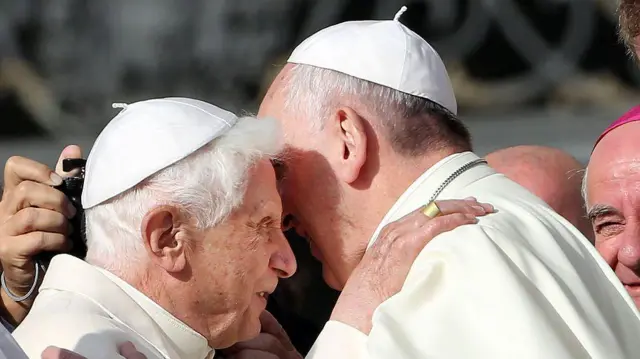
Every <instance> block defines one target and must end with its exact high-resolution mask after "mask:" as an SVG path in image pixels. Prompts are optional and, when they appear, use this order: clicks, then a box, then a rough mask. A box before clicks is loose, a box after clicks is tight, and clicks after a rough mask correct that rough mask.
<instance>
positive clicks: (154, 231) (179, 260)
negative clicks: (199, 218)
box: [141, 206, 188, 273]
mask: <svg viewBox="0 0 640 359" xmlns="http://www.w3.org/2000/svg"><path fill="white" fill-rule="evenodd" d="M141 227H142V228H141V230H142V239H143V241H144V245H145V249H146V250H147V254H148V255H149V259H150V260H151V261H152V262H153V263H155V264H156V265H158V266H160V267H162V268H164V270H166V271H167V272H170V273H178V272H181V271H183V270H184V269H185V267H186V265H187V258H186V251H187V246H188V243H187V241H188V236H187V226H186V223H184V219H183V217H182V216H181V215H180V212H179V211H178V209H177V208H175V207H172V206H160V207H157V208H154V209H152V210H151V211H149V213H147V215H146V216H145V217H144V218H143V220H142V226H141Z"/></svg>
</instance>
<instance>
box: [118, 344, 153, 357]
mask: <svg viewBox="0 0 640 359" xmlns="http://www.w3.org/2000/svg"><path fill="white" fill-rule="evenodd" d="M118 352H119V353H120V355H122V356H123V357H125V358H126V359H147V357H146V356H145V355H144V354H142V353H140V352H139V351H138V350H137V349H136V347H135V346H134V345H133V343H131V342H124V343H122V344H120V345H118Z"/></svg>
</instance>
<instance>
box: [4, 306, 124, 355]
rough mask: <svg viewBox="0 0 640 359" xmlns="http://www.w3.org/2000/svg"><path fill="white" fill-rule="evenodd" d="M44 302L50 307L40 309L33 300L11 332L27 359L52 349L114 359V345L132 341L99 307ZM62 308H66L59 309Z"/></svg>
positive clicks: (115, 346)
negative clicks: (23, 318)
mask: <svg viewBox="0 0 640 359" xmlns="http://www.w3.org/2000/svg"><path fill="white" fill-rule="evenodd" d="M44 299H49V300H47V304H51V305H42V304H43V303H41V302H39V300H40V298H38V299H36V302H35V303H34V308H33V310H32V311H31V312H30V313H29V315H27V317H26V318H25V320H24V322H23V323H22V324H20V325H19V326H18V327H17V328H16V330H15V331H14V332H13V336H14V338H15V339H16V341H17V342H18V344H20V346H21V347H22V348H23V350H24V351H25V353H27V355H28V356H29V357H30V358H39V357H40V355H41V353H42V351H43V350H44V349H45V348H46V347H48V346H51V345H53V346H57V347H60V348H64V349H69V350H72V351H74V352H77V353H79V354H82V355H84V356H85V357H90V358H114V357H117V343H120V342H122V341H125V340H131V339H129V338H128V334H127V332H126V331H125V330H124V329H123V328H121V327H120V325H119V323H118V322H117V321H116V320H114V319H113V318H111V317H109V316H108V315H107V314H106V313H103V312H102V311H101V310H100V309H99V308H98V307H91V306H88V305H86V304H87V303H82V301H74V300H71V301H67V300H66V299H65V298H64V297H63V298H58V300H55V301H51V300H50V299H51V298H43V300H44ZM67 299H70V298H67ZM64 303H67V304H77V305H64ZM38 304H40V305H38ZM63 306H64V307H66V308H64V309H62V308H61V307H63ZM98 333H99V334H98ZM98 354H99V356H97V355H98Z"/></svg>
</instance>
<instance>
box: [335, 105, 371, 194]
mask: <svg viewBox="0 0 640 359" xmlns="http://www.w3.org/2000/svg"><path fill="white" fill-rule="evenodd" d="M337 116H338V121H339V124H340V136H341V139H342V148H343V149H342V161H341V163H340V168H339V170H338V171H336V172H337V173H338V175H339V176H340V177H341V179H342V180H343V181H344V182H346V183H353V182H355V181H356V180H357V179H358V177H359V176H360V171H361V170H362V168H363V166H364V164H365V162H366V160H367V133H366V130H365V124H364V119H363V118H362V117H360V115H358V113H356V112H355V111H354V110H353V109H351V108H342V109H340V110H339V111H338V113H337Z"/></svg>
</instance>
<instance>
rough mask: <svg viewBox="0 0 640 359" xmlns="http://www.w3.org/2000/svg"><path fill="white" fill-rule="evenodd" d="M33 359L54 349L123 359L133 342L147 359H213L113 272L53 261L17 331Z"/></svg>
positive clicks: (70, 260) (202, 343)
mask: <svg viewBox="0 0 640 359" xmlns="http://www.w3.org/2000/svg"><path fill="white" fill-rule="evenodd" d="M13 336H14V337H15V338H16V340H17V341H18V343H19V344H20V346H22V348H23V349H24V351H25V352H26V353H27V356H28V357H29V358H31V359H39V358H40V355H41V354H42V351H43V350H44V349H45V348H46V347H47V346H50V345H53V346H57V347H61V348H64V349H69V350H72V351H74V352H77V353H79V354H82V355H83V356H85V357H87V358H89V359H113V358H120V356H119V354H118V349H117V346H118V345H119V344H122V343H123V342H125V341H130V342H132V343H133V344H134V345H135V346H136V349H138V351H140V352H142V353H143V354H144V355H146V357H147V359H210V358H212V357H213V350H212V349H211V348H209V346H208V343H207V340H206V339H205V338H204V337H203V336H202V335H200V334H198V333H197V332H195V331H194V330H193V329H191V328H189V327H188V326H187V325H186V324H184V323H182V322H181V321H179V320H178V319H176V318H175V317H174V316H172V315H171V314H170V313H169V312H167V311H166V310H164V309H163V308H162V307H160V306H159V305H158V304H156V303H155V302H153V301H152V300H151V299H149V298H148V297H146V296H145V295H143V294H142V293H141V292H139V291H138V290H136V289H135V288H134V287H132V286H131V285H129V284H128V283H126V282H125V281H123V280H122V279H120V278H118V277H117V276H115V275H113V274H112V273H110V272H108V271H106V270H103V269H101V268H97V267H95V266H92V265H90V264H88V263H86V262H84V261H81V260H79V259H77V258H75V257H71V256H69V255H64V254H61V255H58V256H56V257H54V258H53V260H52V261H51V264H50V265H49V269H48V271H47V274H46V275H45V278H44V280H43V282H42V286H41V287H40V293H39V295H38V296H37V297H36V300H35V302H34V304H33V308H32V309H31V311H30V312H29V314H28V315H27V317H26V318H25V320H24V321H23V322H22V323H21V324H20V325H19V326H18V328H16V330H15V331H14V332H13Z"/></svg>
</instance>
